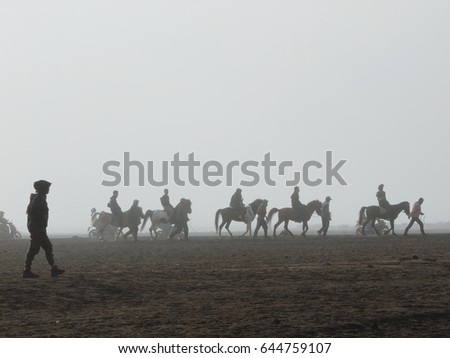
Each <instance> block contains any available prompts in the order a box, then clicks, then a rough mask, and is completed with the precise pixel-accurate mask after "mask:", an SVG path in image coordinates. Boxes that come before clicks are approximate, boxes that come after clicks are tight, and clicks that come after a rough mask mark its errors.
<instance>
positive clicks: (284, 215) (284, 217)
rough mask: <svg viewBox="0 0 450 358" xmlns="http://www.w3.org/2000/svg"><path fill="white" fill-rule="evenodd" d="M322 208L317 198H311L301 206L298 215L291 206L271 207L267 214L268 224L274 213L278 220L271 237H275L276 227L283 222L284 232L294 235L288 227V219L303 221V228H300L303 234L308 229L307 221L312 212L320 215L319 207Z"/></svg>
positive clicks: (303, 234)
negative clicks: (311, 199) (301, 208)
mask: <svg viewBox="0 0 450 358" xmlns="http://www.w3.org/2000/svg"><path fill="white" fill-rule="evenodd" d="M321 208H322V203H321V202H320V201H319V200H313V201H311V202H309V203H308V204H307V205H306V206H303V210H302V212H301V215H300V216H298V215H297V216H296V215H294V210H293V209H292V208H283V209H277V208H273V209H272V210H270V211H269V215H268V216H267V218H268V221H269V224H270V222H271V220H272V216H273V215H274V214H275V213H278V221H277V223H276V224H275V226H274V227H273V237H276V236H277V234H276V231H277V227H278V226H279V225H280V224H281V223H282V222H284V229H285V230H286V232H288V233H289V234H290V235H291V236H294V234H293V233H292V232H291V231H290V230H289V229H288V225H289V220H292V221H295V222H298V223H301V222H303V230H302V234H301V235H302V236H305V235H306V233H307V232H308V230H309V226H308V221H309V219H311V216H312V214H313V213H314V211H315V212H316V213H317V214H318V215H320V209H321Z"/></svg>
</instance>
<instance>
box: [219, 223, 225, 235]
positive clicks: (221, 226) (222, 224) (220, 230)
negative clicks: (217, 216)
mask: <svg viewBox="0 0 450 358" xmlns="http://www.w3.org/2000/svg"><path fill="white" fill-rule="evenodd" d="M225 224H226V221H225V220H223V219H222V223H221V224H220V226H219V237H222V229H223V226H224V225H225Z"/></svg>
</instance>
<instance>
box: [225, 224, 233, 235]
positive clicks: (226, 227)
mask: <svg viewBox="0 0 450 358" xmlns="http://www.w3.org/2000/svg"><path fill="white" fill-rule="evenodd" d="M230 224H231V220H230V221H227V224H226V225H225V229H227V231H228V233H229V234H230V236H231V237H233V234H232V233H231V231H230V229H229V227H230Z"/></svg>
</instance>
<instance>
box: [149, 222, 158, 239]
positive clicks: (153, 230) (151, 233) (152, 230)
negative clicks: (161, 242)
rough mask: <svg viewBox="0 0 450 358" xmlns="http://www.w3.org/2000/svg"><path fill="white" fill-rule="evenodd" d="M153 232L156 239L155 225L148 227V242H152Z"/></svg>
mask: <svg viewBox="0 0 450 358" xmlns="http://www.w3.org/2000/svg"><path fill="white" fill-rule="evenodd" d="M153 232H155V236H156V238H158V236H157V234H156V230H155V225H154V224H153V223H152V225H151V226H150V240H153Z"/></svg>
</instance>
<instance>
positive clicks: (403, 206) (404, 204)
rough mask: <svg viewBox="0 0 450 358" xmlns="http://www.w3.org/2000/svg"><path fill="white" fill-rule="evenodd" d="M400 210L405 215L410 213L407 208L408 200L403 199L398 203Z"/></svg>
mask: <svg viewBox="0 0 450 358" xmlns="http://www.w3.org/2000/svg"><path fill="white" fill-rule="evenodd" d="M400 206H401V208H402V210H403V211H404V212H405V214H406V215H408V216H409V214H411V211H410V210H409V202H408V201H404V202H402V203H401V204H400Z"/></svg>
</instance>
